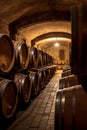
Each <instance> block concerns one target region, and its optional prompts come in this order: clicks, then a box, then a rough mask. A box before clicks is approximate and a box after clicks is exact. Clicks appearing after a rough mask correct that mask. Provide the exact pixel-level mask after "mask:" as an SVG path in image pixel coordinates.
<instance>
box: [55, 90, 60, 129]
mask: <svg viewBox="0 0 87 130" xmlns="http://www.w3.org/2000/svg"><path fill="white" fill-rule="evenodd" d="M60 107H61V91H60V92H57V94H56V103H55V130H58V129H59V125H60V120H59V119H60V109H61V108H60Z"/></svg>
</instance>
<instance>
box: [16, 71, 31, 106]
mask: <svg viewBox="0 0 87 130" xmlns="http://www.w3.org/2000/svg"><path fill="white" fill-rule="evenodd" d="M14 82H15V83H16V86H17V90H18V98H19V104H27V103H28V102H29V100H30V96H31V89H32V88H31V87H32V86H31V80H30V78H29V76H27V75H24V74H21V73H17V74H15V75H14Z"/></svg>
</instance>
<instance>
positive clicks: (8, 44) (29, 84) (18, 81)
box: [0, 34, 56, 119]
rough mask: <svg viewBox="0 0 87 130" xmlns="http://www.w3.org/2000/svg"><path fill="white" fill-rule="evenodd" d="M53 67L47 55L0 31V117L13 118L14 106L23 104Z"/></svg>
mask: <svg viewBox="0 0 87 130" xmlns="http://www.w3.org/2000/svg"><path fill="white" fill-rule="evenodd" d="M55 70H56V66H55V65H53V59H52V57H51V56H49V55H48V54H46V53H44V52H43V51H41V50H37V49H36V48H34V47H28V46H27V45H26V43H25V41H22V42H14V41H12V40H11V39H10V38H9V36H7V35H2V34H0V116H3V117H5V118H6V119H8V118H11V117H13V115H14V114H15V113H16V110H17V106H18V105H21V106H24V105H27V104H28V103H29V101H30V99H31V97H32V96H35V95H37V94H38V93H39V91H40V89H42V88H44V87H45V86H46V83H47V82H48V81H49V80H50V78H51V77H52V76H53V75H54V73H55Z"/></svg>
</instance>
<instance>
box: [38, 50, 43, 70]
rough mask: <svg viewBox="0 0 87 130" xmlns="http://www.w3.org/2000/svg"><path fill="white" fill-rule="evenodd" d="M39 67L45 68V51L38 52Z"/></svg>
mask: <svg viewBox="0 0 87 130" xmlns="http://www.w3.org/2000/svg"><path fill="white" fill-rule="evenodd" d="M38 66H39V67H42V66H43V51H42V50H38Z"/></svg>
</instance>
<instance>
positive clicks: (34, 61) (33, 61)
mask: <svg viewBox="0 0 87 130" xmlns="http://www.w3.org/2000/svg"><path fill="white" fill-rule="evenodd" d="M29 59H30V62H29V66H30V67H31V68H37V67H38V50H37V48H35V47H31V48H30V51H29Z"/></svg>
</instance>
